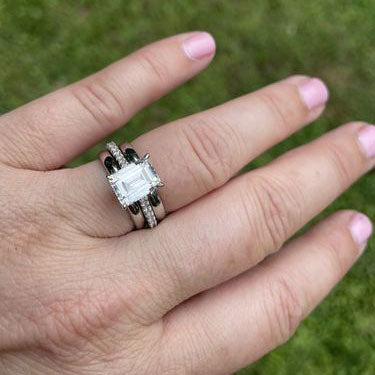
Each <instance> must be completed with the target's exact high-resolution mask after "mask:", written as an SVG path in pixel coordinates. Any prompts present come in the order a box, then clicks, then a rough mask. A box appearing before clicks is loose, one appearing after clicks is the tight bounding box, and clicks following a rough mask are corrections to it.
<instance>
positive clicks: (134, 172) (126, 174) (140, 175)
mask: <svg viewBox="0 0 375 375" xmlns="http://www.w3.org/2000/svg"><path fill="white" fill-rule="evenodd" d="M108 181H109V183H110V185H111V186H112V189H113V191H114V192H115V194H116V197H117V199H118V200H119V202H120V203H121V204H122V205H123V206H126V207H127V206H130V205H131V204H132V203H135V202H137V201H139V200H140V199H141V198H144V197H145V196H147V195H148V194H149V193H150V192H151V191H152V189H153V188H155V187H156V186H158V185H160V184H161V181H160V178H159V176H158V174H157V173H156V171H155V169H154V168H153V167H152V165H151V164H150V162H148V161H147V160H142V161H141V162H139V163H130V164H128V165H126V166H125V167H123V168H121V169H120V170H119V171H118V172H116V173H114V174H111V175H109V176H108Z"/></svg>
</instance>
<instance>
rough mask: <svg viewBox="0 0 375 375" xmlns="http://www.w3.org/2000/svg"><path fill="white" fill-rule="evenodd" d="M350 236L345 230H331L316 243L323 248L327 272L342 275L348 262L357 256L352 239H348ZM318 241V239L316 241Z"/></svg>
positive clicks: (350, 262) (346, 268)
mask: <svg viewBox="0 0 375 375" xmlns="http://www.w3.org/2000/svg"><path fill="white" fill-rule="evenodd" d="M349 238H350V236H348V235H347V233H346V232H345V231H332V232H329V233H327V235H326V236H325V237H324V238H322V239H321V240H320V243H317V246H318V247H321V248H322V249H323V250H325V252H324V253H325V255H326V266H327V268H328V269H329V272H330V273H331V274H332V273H333V274H335V275H338V277H341V276H342V275H344V274H345V273H346V272H347V270H348V267H349V265H350V264H352V262H353V260H354V259H356V258H357V256H358V249H357V247H356V246H354V244H353V242H352V241H348V240H349ZM317 242H318V241H317Z"/></svg>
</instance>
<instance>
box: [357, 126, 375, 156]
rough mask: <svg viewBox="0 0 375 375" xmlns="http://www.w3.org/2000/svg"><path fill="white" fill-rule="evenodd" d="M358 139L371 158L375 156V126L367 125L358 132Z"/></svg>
mask: <svg viewBox="0 0 375 375" xmlns="http://www.w3.org/2000/svg"><path fill="white" fill-rule="evenodd" d="M358 140H359V143H360V144H361V146H362V148H363V151H364V152H365V154H366V155H367V156H368V157H369V158H373V157H375V126H374V125H367V126H365V127H364V128H362V129H361V130H360V131H359V133H358Z"/></svg>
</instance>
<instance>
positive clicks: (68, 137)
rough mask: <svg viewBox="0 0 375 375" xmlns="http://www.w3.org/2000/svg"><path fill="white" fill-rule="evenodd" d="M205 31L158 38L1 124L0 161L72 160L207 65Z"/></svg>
mask: <svg viewBox="0 0 375 375" xmlns="http://www.w3.org/2000/svg"><path fill="white" fill-rule="evenodd" d="M214 50H215V42H214V40H213V39H212V37H211V36H210V35H209V34H207V33H188V34H181V35H177V36H174V37H171V38H167V39H164V40H161V41H159V42H156V43H153V44H151V45H149V46H146V47H144V48H142V49H141V50H139V51H137V52H135V53H133V54H132V55H130V56H128V57H126V58H124V59H123V60H120V61H118V62H116V63H114V64H112V65H110V66H109V67H107V68H105V69H103V70H102V71H100V72H98V73H96V74H94V75H92V76H90V77H88V78H86V79H83V80H82V81H80V82H78V83H75V84H73V85H70V86H68V87H66V88H63V89H61V90H58V91H56V92H54V93H52V94H50V95H47V96H45V97H43V98H41V99H38V100H36V101H34V102H32V103H29V104H27V105H25V106H23V107H21V108H19V109H17V110H15V111H13V112H11V113H8V114H7V115H5V116H3V117H2V118H1V120H0V140H1V141H0V142H1V149H2V150H6V152H2V153H1V159H0V160H1V161H3V162H4V163H7V164H10V165H15V166H22V167H24V168H30V169H42V170H44V169H53V168H57V167H59V166H61V165H63V164H64V163H66V162H67V161H69V160H71V159H72V158H74V157H75V156H77V155H78V154H80V153H81V152H82V151H84V150H85V149H87V148H88V147H90V146H92V145H93V144H95V143H96V142H98V141H99V140H101V139H102V138H103V137H105V136H106V135H108V134H109V133H111V132H113V131H114V130H115V129H116V128H118V127H119V126H121V125H122V124H123V123H125V122H127V121H128V120H129V119H130V118H131V117H132V116H133V115H134V114H135V113H137V112H138V111H139V110H140V109H142V108H143V107H145V106H146V105H148V104H149V103H151V102H153V101H155V100H157V99H158V98H159V97H161V96H162V95H164V94H166V93H167V92H169V91H170V90H172V89H174V88H175V87H177V86H178V85H180V84H181V83H183V82H184V81H186V80H188V79H189V78H191V77H192V76H194V75H195V74H197V73H198V72H199V71H200V70H202V69H203V68H205V67H206V66H207V65H208V64H209V62H210V61H211V59H212V57H213V54H214Z"/></svg>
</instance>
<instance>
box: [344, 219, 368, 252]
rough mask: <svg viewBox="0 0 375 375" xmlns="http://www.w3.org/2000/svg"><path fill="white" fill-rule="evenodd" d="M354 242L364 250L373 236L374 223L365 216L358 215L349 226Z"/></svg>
mask: <svg viewBox="0 0 375 375" xmlns="http://www.w3.org/2000/svg"><path fill="white" fill-rule="evenodd" d="M349 229H350V232H351V234H352V237H353V239H354V241H355V242H356V243H357V245H358V246H360V248H361V250H363V249H364V248H365V247H366V245H367V242H368V240H369V238H370V236H371V234H372V223H371V221H370V219H369V218H368V217H367V216H366V215H363V214H356V215H355V216H354V217H353V219H352V221H351V223H350V226H349Z"/></svg>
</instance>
